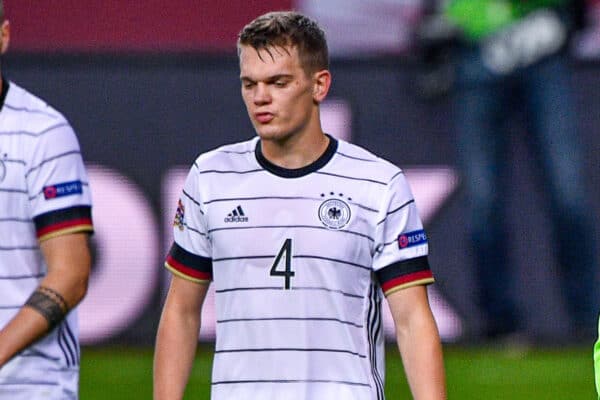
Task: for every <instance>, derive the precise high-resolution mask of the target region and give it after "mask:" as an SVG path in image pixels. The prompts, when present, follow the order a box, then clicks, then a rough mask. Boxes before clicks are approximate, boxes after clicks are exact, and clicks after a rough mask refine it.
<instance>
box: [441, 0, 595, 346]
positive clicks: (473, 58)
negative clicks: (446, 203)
mask: <svg viewBox="0 0 600 400" xmlns="http://www.w3.org/2000/svg"><path fill="white" fill-rule="evenodd" d="M581 6H582V0H448V1H446V2H443V5H442V9H441V10H438V14H437V15H438V16H441V17H440V18H441V20H442V21H445V25H442V26H446V27H448V26H449V27H450V28H451V29H445V30H441V32H443V33H446V32H450V33H452V34H453V35H454V40H452V41H451V43H452V44H453V46H454V52H453V54H454V55H453V57H452V60H454V65H455V69H454V70H455V75H454V91H453V92H451V95H452V104H453V112H454V113H455V115H454V122H455V132H456V134H457V140H456V143H457V150H458V154H457V156H458V160H459V162H460V165H461V168H462V172H463V178H464V181H463V182H464V184H465V188H466V194H467V200H468V204H469V211H468V212H469V214H470V215H469V216H468V220H469V224H470V227H469V228H470V232H469V235H470V239H471V242H472V245H473V246H472V247H473V255H474V267H475V268H474V272H475V285H476V286H477V300H478V303H479V305H480V307H481V310H482V312H483V315H484V318H485V320H486V321H485V322H484V324H483V327H482V329H481V332H475V334H478V333H479V334H480V336H482V337H483V338H484V339H490V340H497V339H503V338H510V337H514V336H515V334H519V336H522V335H521V334H523V333H524V334H527V333H529V332H526V331H525V326H526V324H525V322H524V321H523V316H522V315H521V312H520V309H519V307H518V306H517V304H518V302H517V301H516V297H517V296H516V293H515V286H516V285H515V281H516V279H517V276H516V271H515V268H514V265H513V263H512V262H511V254H510V250H511V243H514V242H515V241H516V240H527V239H517V236H522V235H519V234H518V233H517V232H513V228H514V227H513V226H512V225H511V221H509V219H508V216H509V213H508V210H507V205H508V202H507V201H506V199H507V198H508V197H509V194H510V193H511V190H512V187H511V181H510V180H509V177H510V168H508V167H507V166H510V165H512V164H513V162H512V160H511V157H512V156H511V154H512V153H513V152H511V151H510V141H511V139H510V138H511V134H510V133H511V132H512V131H514V129H512V126H511V125H510V124H511V123H513V122H514V121H515V119H514V117H513V112H514V111H518V113H519V117H523V118H521V119H522V120H524V122H525V126H524V128H525V129H524V131H525V135H526V136H525V140H526V143H527V144H528V145H529V149H528V150H529V151H530V153H531V156H532V157H531V160H532V161H533V162H537V164H536V165H535V167H536V173H537V172H539V174H540V178H541V179H542V180H543V186H542V188H544V190H547V192H548V193H547V194H548V195H547V196H546V197H545V198H547V199H548V200H549V208H548V211H549V215H548V216H549V217H551V222H552V225H551V226H550V228H551V229H552V231H551V233H552V234H553V235H554V236H553V239H554V241H553V243H555V244H556V246H554V248H553V249H552V251H554V250H556V252H555V254H556V257H557V261H558V263H557V264H558V266H559V268H560V269H559V273H560V274H561V275H560V279H561V284H560V285H561V287H562V293H563V295H564V298H565V305H566V309H567V312H568V314H569V317H570V318H571V321H570V322H571V324H570V325H571V327H572V330H571V331H570V332H565V336H566V337H567V338H568V339H572V340H579V339H581V338H580V336H582V335H583V336H584V337H585V339H586V340H588V339H589V340H590V342H591V341H593V340H594V338H595V336H596V333H595V321H596V318H597V314H596V312H597V310H598V307H599V306H600V305H599V304H598V300H599V299H598V296H597V295H595V294H594V293H595V292H594V283H593V282H594V279H595V275H596V272H595V271H597V269H598V262H597V254H596V251H595V239H594V238H595V237H597V236H595V235H596V234H595V232H594V231H595V227H594V224H593V219H592V218H590V215H592V212H591V206H590V204H589V198H590V196H589V195H588V193H587V188H586V187H585V186H586V185H585V182H586V179H585V176H584V175H585V171H586V170H585V155H584V151H583V149H582V148H581V144H580V143H579V141H580V138H579V134H580V131H579V129H578V127H577V116H576V110H575V101H574V99H573V96H572V93H571V89H572V86H571V82H570V81H569V80H570V77H571V75H572V72H571V69H570V66H571V65H570V62H569V55H568V52H567V50H568V47H569V40H570V38H571V34H572V33H573V32H574V31H575V30H576V28H577V25H578V24H577V21H580V18H581V17H580V15H581V12H575V10H580V9H581ZM432 26H434V27H439V25H432ZM433 32H436V31H435V30H433ZM440 86H441V87H444V86H443V85H440ZM525 236H527V235H525ZM573 237H576V238H577V240H569V239H568V238H573ZM528 262H531V263H532V264H533V265H532V273H535V272H533V271H535V268H536V267H537V266H536V265H535V262H536V261H535V260H534V259H532V260H531V261H528Z"/></svg>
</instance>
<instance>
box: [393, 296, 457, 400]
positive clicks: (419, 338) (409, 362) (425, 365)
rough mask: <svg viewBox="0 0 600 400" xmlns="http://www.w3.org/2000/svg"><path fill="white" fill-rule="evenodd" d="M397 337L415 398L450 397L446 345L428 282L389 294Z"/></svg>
mask: <svg viewBox="0 0 600 400" xmlns="http://www.w3.org/2000/svg"><path fill="white" fill-rule="evenodd" d="M387 301H388V304H389V307H390V310H391V313H392V317H393V319H394V324H395V327H396V340H397V342H398V347H399V349H400V354H401V355H402V363H403V364H404V369H405V371H406V377H407V379H408V383H409V386H410V389H411V391H412V394H413V398H414V399H416V400H443V399H446V398H447V397H446V379H445V373H444V361H443V356H442V345H441V341H440V336H439V333H438V329H437V325H436V323H435V320H434V318H433V314H432V312H431V308H430V307H429V300H428V298H427V290H426V287H425V286H421V285H419V286H412V287H408V288H405V289H401V290H397V291H395V292H392V293H390V294H389V295H388V296H387Z"/></svg>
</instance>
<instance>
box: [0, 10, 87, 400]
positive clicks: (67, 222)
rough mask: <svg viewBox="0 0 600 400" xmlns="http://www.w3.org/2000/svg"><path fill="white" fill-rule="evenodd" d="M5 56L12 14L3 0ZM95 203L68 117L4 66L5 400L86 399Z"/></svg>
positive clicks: (1, 271) (0, 258)
mask: <svg viewBox="0 0 600 400" xmlns="http://www.w3.org/2000/svg"><path fill="white" fill-rule="evenodd" d="M0 24H1V25H0V55H1V54H4V53H5V52H6V50H7V48H8V44H9V39H10V25H9V21H8V20H7V19H5V17H4V11H3V3H2V1H1V0H0ZM91 232H92V220H91V201H90V190H89V187H88V182H87V177H86V172H85V169H84V164H83V161H82V159H81V153H80V150H79V144H78V142H77V138H76V137H75V133H74V132H73V129H72V128H71V126H70V125H69V123H68V122H67V121H66V120H65V118H64V117H63V116H62V115H61V114H60V113H59V112H58V111H56V110H55V109H53V108H52V107H50V106H49V105H47V104H46V103H45V102H44V101H42V100H40V99H39V98H37V97H35V96H34V95H32V94H30V93H29V92H27V91H26V90H24V89H23V88H21V87H19V86H18V85H17V84H15V83H14V82H11V81H9V80H7V79H6V77H5V76H4V75H3V74H1V73H0V399H10V400H26V399H27V400H29V399H53V400H73V399H77V398H78V387H79V343H78V335H77V332H78V323H77V315H76V312H75V310H74V308H75V306H76V305H77V304H78V303H79V302H80V301H81V300H82V298H83V297H84V295H85V293H86V290H87V282H88V277H89V274H90V266H91V256H90V251H89V247H88V236H89V234H90V233H91Z"/></svg>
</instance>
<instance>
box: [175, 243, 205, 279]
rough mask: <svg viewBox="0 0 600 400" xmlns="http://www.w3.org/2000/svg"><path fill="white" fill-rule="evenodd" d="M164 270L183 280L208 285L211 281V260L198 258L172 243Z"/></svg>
mask: <svg viewBox="0 0 600 400" xmlns="http://www.w3.org/2000/svg"><path fill="white" fill-rule="evenodd" d="M165 268H167V269H168V270H169V271H171V272H172V273H174V274H175V275H178V276H180V277H182V278H184V279H187V280H189V281H193V282H205V283H208V282H210V281H211V280H212V260H211V259H210V258H208V257H202V256H198V255H196V254H192V253H190V252H189V251H187V250H185V249H184V248H183V247H181V246H179V245H178V244H177V243H173V245H172V246H171V250H170V251H169V254H168V255H167V260H166V261H165Z"/></svg>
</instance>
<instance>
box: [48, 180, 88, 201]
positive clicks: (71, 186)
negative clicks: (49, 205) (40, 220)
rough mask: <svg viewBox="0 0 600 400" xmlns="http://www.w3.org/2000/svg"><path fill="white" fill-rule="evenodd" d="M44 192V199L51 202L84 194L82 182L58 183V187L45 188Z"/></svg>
mask: <svg viewBox="0 0 600 400" xmlns="http://www.w3.org/2000/svg"><path fill="white" fill-rule="evenodd" d="M42 191H43V193H44V198H45V199H46V200H51V199H56V198H58V197H64V196H70V195H73V194H81V193H82V192H83V185H82V183H81V181H71V182H64V183H57V184H56V185H50V186H44V189H43V190H42Z"/></svg>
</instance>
